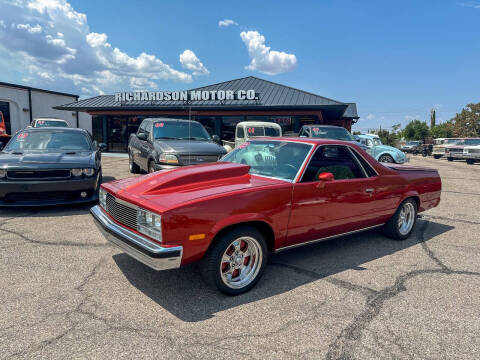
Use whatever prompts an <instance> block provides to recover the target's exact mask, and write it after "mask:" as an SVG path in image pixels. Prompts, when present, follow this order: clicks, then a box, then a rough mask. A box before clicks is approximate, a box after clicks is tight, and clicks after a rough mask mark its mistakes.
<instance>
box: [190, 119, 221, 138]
mask: <svg viewBox="0 0 480 360" xmlns="http://www.w3.org/2000/svg"><path fill="white" fill-rule="evenodd" d="M195 120H196V121H198V122H199V123H200V124H202V125H203V127H204V128H205V129H206V130H207V132H208V133H209V134H210V136H212V135H219V134H218V131H217V130H216V129H217V128H219V126H217V123H218V122H220V120H221V117H218V116H195Z"/></svg>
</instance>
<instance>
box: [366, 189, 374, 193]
mask: <svg viewBox="0 0 480 360" xmlns="http://www.w3.org/2000/svg"><path fill="white" fill-rule="evenodd" d="M374 191H375V190H374V189H365V192H366V193H367V194H372V193H373V192H374Z"/></svg>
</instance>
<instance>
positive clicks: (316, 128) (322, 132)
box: [312, 127, 327, 135]
mask: <svg viewBox="0 0 480 360" xmlns="http://www.w3.org/2000/svg"><path fill="white" fill-rule="evenodd" d="M312 130H313V132H314V133H315V134H320V135H325V134H326V133H327V132H326V131H322V130H320V128H318V127H314V128H312Z"/></svg>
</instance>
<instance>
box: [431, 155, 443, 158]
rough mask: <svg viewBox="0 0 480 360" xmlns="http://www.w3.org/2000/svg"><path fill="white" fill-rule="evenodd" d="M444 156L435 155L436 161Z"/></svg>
mask: <svg viewBox="0 0 480 360" xmlns="http://www.w3.org/2000/svg"><path fill="white" fill-rule="evenodd" d="M441 157H442V156H441V155H433V158H434V159H440V158H441Z"/></svg>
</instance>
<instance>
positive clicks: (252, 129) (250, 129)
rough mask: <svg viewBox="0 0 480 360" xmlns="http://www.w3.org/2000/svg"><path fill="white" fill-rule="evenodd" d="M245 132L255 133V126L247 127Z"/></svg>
mask: <svg viewBox="0 0 480 360" xmlns="http://www.w3.org/2000/svg"><path fill="white" fill-rule="evenodd" d="M247 132H248V133H249V134H255V128H248V129H247Z"/></svg>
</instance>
